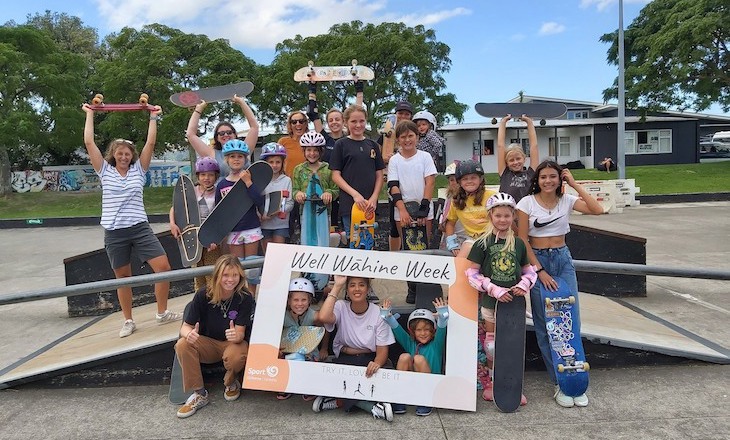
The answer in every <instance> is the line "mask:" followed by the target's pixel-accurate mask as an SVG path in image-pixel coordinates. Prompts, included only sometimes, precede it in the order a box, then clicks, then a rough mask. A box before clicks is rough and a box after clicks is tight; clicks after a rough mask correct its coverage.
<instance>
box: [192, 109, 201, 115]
mask: <svg viewBox="0 0 730 440" xmlns="http://www.w3.org/2000/svg"><path fill="white" fill-rule="evenodd" d="M193 113H197V114H199V115H200V116H203V112H201V111H200V110H193Z"/></svg>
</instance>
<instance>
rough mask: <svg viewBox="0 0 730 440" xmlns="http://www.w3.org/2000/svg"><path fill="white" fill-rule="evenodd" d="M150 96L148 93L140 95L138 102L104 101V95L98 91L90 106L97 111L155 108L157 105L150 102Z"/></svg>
mask: <svg viewBox="0 0 730 440" xmlns="http://www.w3.org/2000/svg"><path fill="white" fill-rule="evenodd" d="M149 98H150V97H149V96H147V94H146V93H142V94H141V95H139V101H138V102H136V103H113V104H106V103H104V95H102V94H99V93H97V94H96V96H94V99H92V100H91V104H90V105H89V108H90V109H92V110H94V111H96V112H134V111H148V112H151V111H153V110H155V106H154V105H151V104H149V103H148V101H149Z"/></svg>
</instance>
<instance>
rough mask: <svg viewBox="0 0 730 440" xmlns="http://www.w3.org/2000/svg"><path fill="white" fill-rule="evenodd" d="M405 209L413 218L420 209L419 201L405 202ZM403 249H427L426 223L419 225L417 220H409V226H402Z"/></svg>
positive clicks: (414, 218)
mask: <svg viewBox="0 0 730 440" xmlns="http://www.w3.org/2000/svg"><path fill="white" fill-rule="evenodd" d="M405 205H406V210H407V211H408V214H410V215H411V218H412V219H413V220H416V217H415V216H416V215H417V214H418V210H419V209H420V206H421V205H420V203H419V202H413V201H411V202H405ZM402 229H403V245H402V246H403V250H406V251H423V250H426V249H428V235H427V234H426V225H419V224H418V222H417V221H414V222H411V224H410V225H409V226H403V228H402Z"/></svg>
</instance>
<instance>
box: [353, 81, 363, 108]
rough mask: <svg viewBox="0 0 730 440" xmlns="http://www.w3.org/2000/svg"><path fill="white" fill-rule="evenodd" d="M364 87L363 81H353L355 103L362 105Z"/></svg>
mask: <svg viewBox="0 0 730 440" xmlns="http://www.w3.org/2000/svg"><path fill="white" fill-rule="evenodd" d="M364 89H365V82H364V81H355V105H363V103H362V102H363V90H364Z"/></svg>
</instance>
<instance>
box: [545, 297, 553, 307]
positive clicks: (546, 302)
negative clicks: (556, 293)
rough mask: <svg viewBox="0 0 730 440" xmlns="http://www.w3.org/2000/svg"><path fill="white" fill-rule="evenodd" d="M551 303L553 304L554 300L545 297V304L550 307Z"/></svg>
mask: <svg viewBox="0 0 730 440" xmlns="http://www.w3.org/2000/svg"><path fill="white" fill-rule="evenodd" d="M550 304H552V301H550V298H545V305H546V306H548V307H550Z"/></svg>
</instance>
